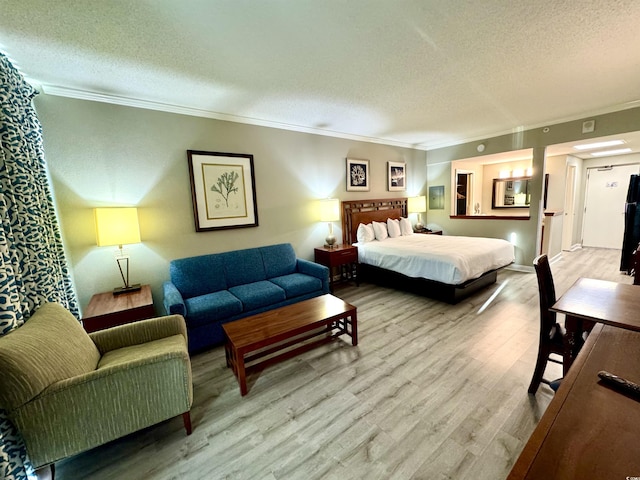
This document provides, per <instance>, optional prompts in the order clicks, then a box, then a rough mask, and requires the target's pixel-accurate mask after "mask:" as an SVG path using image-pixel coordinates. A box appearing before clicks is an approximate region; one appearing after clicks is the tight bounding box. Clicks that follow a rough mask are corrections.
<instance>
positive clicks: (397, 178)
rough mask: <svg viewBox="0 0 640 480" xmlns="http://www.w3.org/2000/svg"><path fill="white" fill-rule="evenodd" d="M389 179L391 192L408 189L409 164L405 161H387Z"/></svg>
mask: <svg viewBox="0 0 640 480" xmlns="http://www.w3.org/2000/svg"><path fill="white" fill-rule="evenodd" d="M387 180H388V185H389V186H388V188H389V191H390V192H401V191H404V190H406V189H407V164H406V163H404V162H387Z"/></svg>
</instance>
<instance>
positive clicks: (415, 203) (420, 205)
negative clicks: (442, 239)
mask: <svg viewBox="0 0 640 480" xmlns="http://www.w3.org/2000/svg"><path fill="white" fill-rule="evenodd" d="M407 211H408V212H409V213H417V214H418V222H417V223H416V230H424V225H423V224H422V218H421V217H420V214H421V213H422V212H426V211H427V197H425V196H424V195H421V196H418V197H409V198H408V199H407Z"/></svg>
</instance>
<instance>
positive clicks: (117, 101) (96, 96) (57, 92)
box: [39, 84, 425, 150]
mask: <svg viewBox="0 0 640 480" xmlns="http://www.w3.org/2000/svg"><path fill="white" fill-rule="evenodd" d="M39 87H40V89H41V91H42V92H44V93H45V94H47V95H54V96H58V97H68V98H75V99H79V100H90V101H93V102H102V103H110V104H114V105H122V106H125V107H134V108H144V109H147V110H156V111H160V112H167V113H177V114H179V115H188V116H192V117H203V118H212V119H215V120H223V121H225V122H234V123H244V124H247V125H256V126H260V127H269V128H277V129H280V130H290V131H293V132H301V133H310V134H314V135H322V136H325V137H335V138H342V139H346V140H355V141H359V142H367V143H378V144H383V145H389V146H394V147H402V148H410V149H414V150H425V148H424V147H419V146H416V145H413V144H410V143H406V142H398V141H394V140H389V139H384V138H376V137H366V136H362V135H352V134H348V133H342V132H334V131H332V130H325V129H321V128H312V127H304V126H301V125H293V124H289V123H282V122H274V121H270V120H262V119H259V118H251V117H243V116H240V115H230V114H227V113H220V112H214V111H211V110H205V109H200V108H194V107H184V106H181V105H173V104H170V103H161V102H153V101H149V100H140V99H136V98H130V97H123V96H119V95H108V94H104V93H97V92H91V91H87V90H78V89H74V88H67V87H60V86H57V85H48V84H41V85H39Z"/></svg>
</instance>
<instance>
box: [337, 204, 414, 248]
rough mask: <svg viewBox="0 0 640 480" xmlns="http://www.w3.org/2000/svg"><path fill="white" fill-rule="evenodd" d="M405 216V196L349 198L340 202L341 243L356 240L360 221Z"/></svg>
mask: <svg viewBox="0 0 640 480" xmlns="http://www.w3.org/2000/svg"><path fill="white" fill-rule="evenodd" d="M406 216H407V199H406V198H383V199H376V200H349V201H346V202H342V243H344V244H345V245H351V244H352V243H355V242H357V239H356V232H357V230H358V225H360V224H361V223H365V224H366V223H371V222H386V221H387V218H400V217H406Z"/></svg>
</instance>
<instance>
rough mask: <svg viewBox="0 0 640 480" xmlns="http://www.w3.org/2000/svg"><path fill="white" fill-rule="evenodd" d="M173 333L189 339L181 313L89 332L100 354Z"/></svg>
mask: <svg viewBox="0 0 640 480" xmlns="http://www.w3.org/2000/svg"><path fill="white" fill-rule="evenodd" d="M172 335H182V336H183V337H184V339H185V342H186V341H187V327H186V325H185V322H184V318H183V317H182V316H181V315H168V316H166V317H156V318H150V319H148V320H141V321H139V322H134V323H127V324H125V325H119V326H117V327H112V328H107V329H106V330H99V331H97V332H93V333H90V334H89V337H90V338H91V340H93V342H94V343H95V344H96V347H98V350H99V351H100V355H104V354H105V353H106V352H109V351H111V350H116V349H118V348H123V347H128V346H131V345H138V344H141V343H146V342H151V341H153V340H159V339H161V338H165V337H170V336H172Z"/></svg>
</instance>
